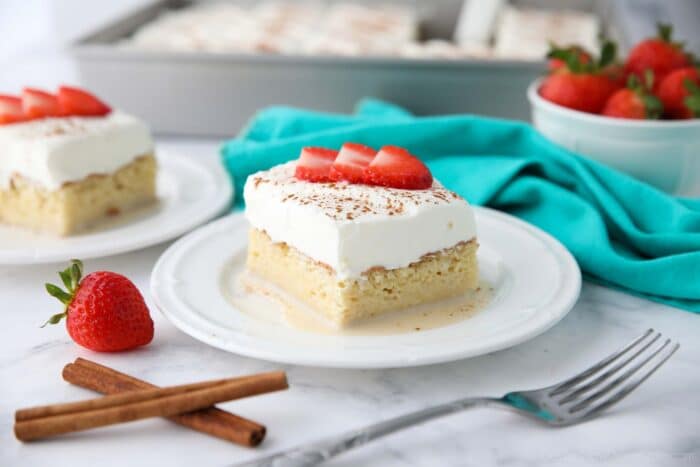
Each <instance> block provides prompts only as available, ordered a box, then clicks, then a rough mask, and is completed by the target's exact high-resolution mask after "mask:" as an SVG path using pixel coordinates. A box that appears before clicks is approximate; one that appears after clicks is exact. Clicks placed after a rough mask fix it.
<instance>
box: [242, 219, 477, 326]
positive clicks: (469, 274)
mask: <svg viewBox="0 0 700 467" xmlns="http://www.w3.org/2000/svg"><path fill="white" fill-rule="evenodd" d="M477 248H478V244H477V242H476V239H473V240H471V241H468V242H461V243H458V244H457V245H455V246H453V247H451V248H447V249H444V250H441V251H437V252H434V253H430V254H427V255H424V256H423V257H422V258H421V259H420V260H419V261H417V262H414V263H412V264H410V265H409V266H407V267H403V268H397V269H384V268H374V269H370V270H368V271H366V272H365V273H363V274H362V275H361V276H360V277H357V278H339V277H338V276H337V275H336V273H335V271H334V270H333V269H332V268H330V267H329V266H326V265H324V264H322V263H319V262H317V261H314V260H313V259H311V258H310V257H308V256H306V255H304V254H303V253H301V252H299V251H298V250H296V249H295V248H293V247H290V246H288V245H287V244H286V243H275V242H273V241H272V240H271V239H270V237H269V236H268V235H267V234H266V233H265V232H264V231H262V230H258V229H255V228H251V229H250V233H249V244H248V259H247V267H248V269H249V270H250V271H252V272H254V273H255V274H257V275H258V276H260V277H262V278H263V279H265V280H268V281H270V282H271V283H273V284H274V285H276V286H277V287H279V288H281V289H282V290H284V291H286V292H287V293H290V294H291V295H293V296H295V297H296V298H298V299H300V300H302V301H304V302H306V303H307V304H309V305H310V306H311V307H312V308H313V309H314V310H316V311H317V312H319V313H320V314H322V315H323V316H325V317H326V318H327V319H328V320H329V321H331V322H333V323H335V324H336V325H337V326H339V327H340V326H345V325H347V324H349V323H351V322H352V321H355V320H358V319H362V318H367V317H371V316H375V315H377V314H380V313H384V312H388V311H393V310H398V309H402V308H406V307H410V306H413V305H418V304H422V303H429V302H434V301H438V300H441V299H445V298H449V297H454V296H457V295H459V294H462V293H465V292H466V291H468V290H471V289H475V288H476V287H477V282H478V275H479V273H478V266H477V261H476V251H477Z"/></svg>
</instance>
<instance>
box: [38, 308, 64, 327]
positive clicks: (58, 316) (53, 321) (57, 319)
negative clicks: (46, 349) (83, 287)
mask: <svg viewBox="0 0 700 467" xmlns="http://www.w3.org/2000/svg"><path fill="white" fill-rule="evenodd" d="M66 316H68V313H66V312H65V311H64V312H63V313H57V314H55V315H53V316H52V317H51V318H49V319H48V320H47V321H46V322H45V323H44V324H42V325H41V327H42V328H43V327H46V325H47V324H58V323H59V322H61V320H62V319H63V318H65V317H66Z"/></svg>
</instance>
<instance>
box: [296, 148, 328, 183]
mask: <svg viewBox="0 0 700 467" xmlns="http://www.w3.org/2000/svg"><path fill="white" fill-rule="evenodd" d="M337 155H338V151H333V150H332V149H326V148H315V147H306V148H304V149H302V150H301V156H299V162H298V163H297V166H296V171H295V176H296V177H297V178H298V179H301V180H307V181H309V182H329V181H331V179H330V177H329V174H330V171H331V166H332V165H333V162H334V161H335V158H336V156H337Z"/></svg>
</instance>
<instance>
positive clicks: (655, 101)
mask: <svg viewBox="0 0 700 467" xmlns="http://www.w3.org/2000/svg"><path fill="white" fill-rule="evenodd" d="M653 86H654V76H653V73H652V72H651V71H650V70H647V74H646V80H645V82H644V83H641V82H640V81H639V79H638V78H637V76H636V75H630V77H629V80H628V83H627V87H626V88H624V89H620V90H619V91H616V92H615V94H613V95H612V96H610V99H608V101H607V102H606V103H605V107H604V108H603V112H602V113H603V115H605V116H606V117H615V118H631V119H636V120H644V119H657V118H660V117H661V114H662V113H663V105H662V104H661V101H660V100H659V98H658V97H656V96H655V95H654V94H652V92H651V89H652V88H653Z"/></svg>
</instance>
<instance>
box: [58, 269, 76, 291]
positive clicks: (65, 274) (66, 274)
mask: <svg viewBox="0 0 700 467" xmlns="http://www.w3.org/2000/svg"><path fill="white" fill-rule="evenodd" d="M58 275H59V276H60V277H61V282H63V285H64V286H65V287H66V289H68V291H69V292H70V291H72V290H73V280H72V279H71V274H70V268H68V269H65V270H63V271H60V272H59V273H58Z"/></svg>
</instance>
